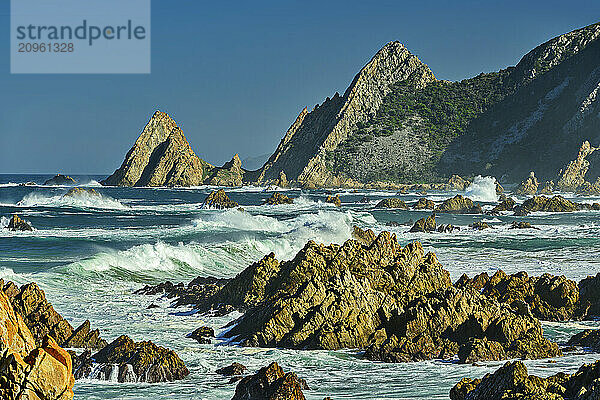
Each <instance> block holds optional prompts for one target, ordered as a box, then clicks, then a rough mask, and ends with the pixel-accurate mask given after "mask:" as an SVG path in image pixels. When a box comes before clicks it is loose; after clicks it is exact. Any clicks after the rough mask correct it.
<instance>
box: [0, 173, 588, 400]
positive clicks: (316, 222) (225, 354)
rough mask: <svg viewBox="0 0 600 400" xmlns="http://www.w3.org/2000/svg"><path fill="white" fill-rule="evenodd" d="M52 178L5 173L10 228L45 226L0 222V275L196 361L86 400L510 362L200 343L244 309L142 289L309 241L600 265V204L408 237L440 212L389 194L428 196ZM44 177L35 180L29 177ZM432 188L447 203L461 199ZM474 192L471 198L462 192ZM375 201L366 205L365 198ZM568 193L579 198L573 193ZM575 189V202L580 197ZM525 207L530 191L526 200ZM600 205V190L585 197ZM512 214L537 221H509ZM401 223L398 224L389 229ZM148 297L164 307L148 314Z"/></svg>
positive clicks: (406, 378) (513, 268) (1, 191)
mask: <svg viewBox="0 0 600 400" xmlns="http://www.w3.org/2000/svg"><path fill="white" fill-rule="evenodd" d="M49 177H50V176H41V175H37V176H36V175H31V176H28V175H0V227H4V226H6V225H7V224H8V219H9V218H10V216H11V215H12V214H13V213H18V214H19V215H20V216H22V217H23V218H25V219H26V220H27V221H29V222H31V223H32V225H33V226H34V227H35V230H34V231H33V232H10V231H8V230H7V229H2V228H0V278H3V279H4V280H5V281H6V280H11V281H14V282H16V283H17V284H24V283H27V282H31V281H35V282H37V283H38V284H39V285H40V287H42V289H44V291H45V292H46V297H47V298H48V300H49V301H50V302H51V303H52V305H53V306H54V307H55V309H56V310H57V311H58V312H59V313H61V314H62V315H63V316H64V317H65V318H66V319H67V320H69V321H70V322H71V324H72V325H73V326H74V327H77V326H78V325H79V324H80V323H82V322H83V321H84V320H86V319H89V320H90V321H91V324H92V327H93V328H99V329H100V331H101V335H102V337H103V338H105V339H106V340H108V341H109V342H110V341H111V340H113V339H115V338H116V337H118V336H119V335H122V334H126V335H129V336H130V337H131V338H133V339H134V340H136V341H137V340H152V341H153V342H155V343H157V344H159V345H161V346H165V347H168V348H171V349H173V350H175V351H176V352H177V353H178V354H179V356H180V357H181V358H182V359H183V360H184V362H185V364H186V365H187V367H188V368H189V370H190V375H189V376H188V377H187V378H186V379H184V380H181V381H177V382H170V383H161V384H146V383H137V384H132V383H113V382H102V381H96V380H81V381H77V382H76V384H75V388H74V391H75V394H76V398H78V399H86V400H87V399H162V398H167V397H168V398H169V399H210V400H213V399H214V400H216V399H230V398H231V397H232V396H233V393H234V391H235V384H229V383H228V380H229V378H224V377H221V376H219V375H217V374H216V373H215V372H214V371H215V369H217V368H219V367H222V366H226V365H229V364H231V363H232V362H240V363H242V364H244V365H246V366H247V367H248V368H249V370H251V371H253V370H256V369H258V368H260V367H263V366H265V365H267V364H269V363H270V362H271V361H277V362H278V363H280V364H281V365H282V366H283V368H284V369H285V370H286V371H288V370H289V371H294V372H296V373H297V374H298V375H299V376H300V377H302V378H305V379H306V380H307V382H308V384H309V386H310V387H311V390H307V391H305V395H306V397H307V398H308V399H322V398H323V397H325V396H326V395H329V396H331V397H332V398H334V399H447V398H448V392H449V390H450V388H451V387H452V386H453V385H454V384H455V383H456V382H458V381H459V380H460V379H461V378H462V377H465V376H468V377H482V376H483V375H485V374H486V373H488V372H492V371H494V370H496V369H497V368H498V367H499V366H500V365H502V364H503V363H502V362H489V363H478V364H477V365H459V364H457V363H456V362H453V361H438V360H433V361H425V362H415V363H403V364H386V363H379V362H371V361H366V360H363V359H361V358H360V352H358V351H355V350H343V351H294V350H283V349H260V348H247V347H239V346H235V345H231V344H229V343H227V342H225V341H223V340H220V339H217V340H214V341H213V343H212V344H199V343H197V342H196V341H194V340H192V339H189V338H186V335H187V334H188V333H190V332H191V331H193V330H194V329H195V328H197V327H199V326H203V325H207V326H211V327H213V328H214V329H215V331H216V332H217V334H218V333H219V332H222V331H223V327H224V326H225V325H226V324H227V323H228V322H230V321H231V320H233V319H234V318H236V317H239V316H240V314H239V313H233V314H231V315H228V316H226V317H207V316H204V315H201V314H197V313H193V312H191V309H190V308H172V307H170V301H169V300H168V299H165V298H162V297H161V296H143V295H135V294H133V292H134V291H135V290H136V289H139V288H141V287H143V286H144V285H146V284H156V283H160V282H163V281H165V280H170V281H172V282H185V283H187V282H189V281H190V280H191V279H193V278H194V277H196V276H199V275H202V276H216V277H233V276H235V275H236V274H237V273H238V272H240V271H241V270H243V269H244V268H245V267H247V266H248V265H250V264H251V263H252V262H254V261H256V260H258V259H260V258H261V257H263V256H264V255H265V254H267V253H270V252H274V253H275V254H276V256H277V258H279V259H284V260H285V259H290V258H292V257H293V256H294V255H295V254H296V252H297V251H298V250H299V249H301V248H302V247H303V246H304V245H305V244H306V242H307V241H309V240H315V241H317V242H322V243H326V244H328V243H342V242H343V241H344V240H346V239H349V238H350V237H351V232H352V226H353V225H358V226H360V227H362V228H370V229H373V230H374V231H375V232H380V231H382V230H389V231H391V232H393V233H395V234H396V236H397V238H398V241H399V242H400V243H402V244H406V243H409V242H411V241H415V240H419V241H421V242H422V243H423V245H424V247H425V249H426V250H427V251H433V252H435V253H436V254H437V256H438V259H439V261H440V262H441V263H442V265H443V266H444V267H445V268H446V269H447V270H448V271H450V273H451V276H452V279H453V280H456V279H458V277H460V275H462V274H463V273H466V274H468V275H469V276H473V275H474V274H477V273H480V272H488V273H489V274H493V273H494V272H495V271H496V270H498V269H503V270H504V271H505V272H507V273H514V272H518V271H527V272H528V273H529V274H530V275H540V274H542V273H545V272H548V273H551V274H560V275H565V276H567V277H568V278H570V279H574V280H580V279H582V278H585V277H586V276H588V275H595V274H596V273H597V272H600V212H598V211H580V212H575V213H533V214H532V215H530V216H527V217H514V216H512V215H510V213H505V214H502V215H500V216H488V215H444V214H441V215H438V217H437V219H438V223H442V224H448V223H450V224H453V225H455V226H459V227H460V228H461V230H460V231H458V232H457V231H455V232H453V233H440V234H419V233H408V232H407V231H408V230H409V229H410V225H409V224H410V221H411V220H412V221H416V220H417V219H419V218H422V217H424V216H426V215H428V214H429V212H428V211H406V210H387V209H376V208H375V205H376V204H377V202H378V201H379V200H381V199H383V198H386V197H390V196H398V197H400V198H402V199H403V200H404V201H406V202H412V201H415V200H417V199H418V198H419V197H422V196H421V195H420V194H417V193H408V194H402V195H397V194H396V193H394V192H387V191H369V190H357V191H352V190H337V191H333V193H338V194H340V197H341V199H342V207H341V208H337V207H335V206H334V205H332V204H328V203H326V202H325V198H326V196H327V195H328V193H327V192H326V191H322V190H321V191H305V190H304V191H300V190H287V191H285V194H287V195H289V196H290V197H293V198H294V199H295V202H294V204H291V205H278V206H262V205H261V204H262V202H263V201H264V200H265V199H266V198H268V197H269V196H270V195H271V194H272V192H268V191H265V188H261V187H243V188H235V189H227V192H228V195H229V196H230V198H231V199H232V200H234V201H237V202H238V203H240V205H242V206H243V208H244V210H245V211H239V210H235V209H234V210H206V209H202V203H203V201H204V199H205V197H206V196H207V195H208V193H210V191H211V190H213V189H214V188H212V187H197V188H117V187H101V186H100V185H99V184H98V181H99V180H100V179H102V178H103V177H100V176H92V177H76V178H77V179H78V180H79V181H80V182H83V183H84V184H83V185H81V186H88V187H90V188H94V190H96V191H97V192H99V193H100V194H101V197H98V196H89V195H85V194H84V195H81V196H75V197H62V196H63V194H65V193H66V192H67V191H68V190H69V187H46V186H42V185H39V183H41V182H44V181H45V180H46V179H48V178H49ZM27 181H34V182H37V183H38V185H35V186H19V185H18V184H19V183H21V182H27ZM492 185H494V187H495V184H494V181H493V179H490V178H480V179H478V181H477V182H475V184H474V185H473V186H472V187H470V188H468V189H467V192H468V193H469V194H471V195H472V196H474V197H477V199H478V200H479V201H481V202H482V204H483V205H484V209H491V208H492V207H493V203H491V201H492V200H493V199H494V193H493V192H492V191H491V187H492ZM456 193H459V192H455V193H450V192H444V193H441V192H434V193H430V194H428V195H427V197H428V198H430V199H432V200H434V201H436V202H438V203H439V202H441V201H443V200H444V199H446V198H448V197H451V196H453V195H454V194H456ZM461 194H465V193H461ZM365 196H366V197H367V198H368V202H364V201H363V200H364V199H363V197H365ZM565 196H567V197H569V195H566V194H565ZM572 197H573V196H572V195H571V196H570V197H569V198H572ZM516 199H517V201H518V202H522V201H524V200H525V198H520V197H517V198H516ZM575 200H576V201H580V202H588V203H592V202H595V201H596V202H598V201H600V198H593V197H581V198H576V199H575ZM480 220H484V221H486V222H488V224H490V225H492V226H493V229H487V230H484V231H476V230H473V229H469V228H468V225H469V224H471V223H473V222H474V221H480ZM513 221H527V222H530V223H531V224H532V225H534V226H536V227H538V228H539V230H531V229H525V230H520V229H509V225H510V223H511V222H513ZM390 223H399V224H400V225H397V226H389V224H390ZM150 304H155V305H158V306H159V307H158V308H152V309H148V308H147V307H148V306H149V305H150ZM543 325H544V330H545V334H546V336H547V337H549V338H550V339H552V340H555V341H558V342H560V343H564V342H565V341H566V340H567V339H568V338H569V337H570V336H571V335H573V334H574V333H576V332H578V331H580V330H582V329H585V328H587V327H600V322H595V321H587V322H565V323H544V324H543ZM596 359H600V356H599V355H596V354H591V353H590V354H584V355H581V354H577V355H575V354H573V355H566V356H565V357H561V358H557V359H553V360H535V361H526V364H527V366H528V368H529V370H530V372H531V373H535V374H538V375H540V376H548V375H551V374H554V373H556V372H558V371H565V372H572V371H575V370H576V369H577V368H578V367H579V366H580V365H581V364H582V363H584V362H592V361H594V360H596Z"/></svg>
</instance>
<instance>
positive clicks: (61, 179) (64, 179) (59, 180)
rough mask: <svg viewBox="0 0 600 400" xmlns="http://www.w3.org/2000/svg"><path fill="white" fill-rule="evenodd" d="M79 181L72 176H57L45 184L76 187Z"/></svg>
mask: <svg viewBox="0 0 600 400" xmlns="http://www.w3.org/2000/svg"><path fill="white" fill-rule="evenodd" d="M76 183H77V181H76V180H75V179H73V178H71V177H70V176H67V175H61V174H57V175H55V176H54V177H53V178H50V179H48V180H47V181H46V182H44V185H53V186H56V185H74V184H76Z"/></svg>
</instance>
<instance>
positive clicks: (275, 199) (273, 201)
mask: <svg viewBox="0 0 600 400" xmlns="http://www.w3.org/2000/svg"><path fill="white" fill-rule="evenodd" d="M293 202H294V199H290V198H289V197H288V196H286V195H285V194H281V193H279V192H275V193H273V194H272V195H271V197H269V198H268V199H267V200H265V202H264V203H263V204H268V205H277V204H292V203H293Z"/></svg>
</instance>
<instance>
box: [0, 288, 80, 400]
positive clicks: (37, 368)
mask: <svg viewBox="0 0 600 400" xmlns="http://www.w3.org/2000/svg"><path fill="white" fill-rule="evenodd" d="M0 366H1V368H0V398H2V399H6V400H20V399H36V400H71V399H72V398H73V384H74V378H73V370H72V364H71V357H70V356H69V354H68V353H67V352H66V351H65V350H63V349H62V348H60V347H59V346H58V345H57V344H56V342H55V341H54V340H53V339H52V338H50V337H48V336H45V337H44V338H43V339H42V340H41V342H40V344H39V345H38V344H36V340H35V339H34V337H33V335H32V334H31V332H30V330H29V328H28V327H27V325H26V324H25V322H24V321H23V319H22V317H21V315H20V314H19V313H18V312H15V310H14V309H13V306H12V304H11V301H10V300H9V299H8V297H7V296H6V295H5V293H4V292H2V291H0Z"/></svg>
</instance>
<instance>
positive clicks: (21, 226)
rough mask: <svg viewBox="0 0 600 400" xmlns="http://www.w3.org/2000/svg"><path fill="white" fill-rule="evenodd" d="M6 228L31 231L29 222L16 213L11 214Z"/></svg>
mask: <svg viewBox="0 0 600 400" xmlns="http://www.w3.org/2000/svg"><path fill="white" fill-rule="evenodd" d="M6 228H7V229H8V230H11V231H33V227H32V226H31V224H30V223H29V222H27V221H25V220H24V219H22V218H21V217H19V216H18V215H17V214H13V216H12V218H11V219H10V221H8V225H7V226H6Z"/></svg>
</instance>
